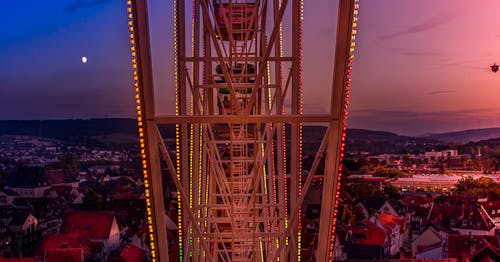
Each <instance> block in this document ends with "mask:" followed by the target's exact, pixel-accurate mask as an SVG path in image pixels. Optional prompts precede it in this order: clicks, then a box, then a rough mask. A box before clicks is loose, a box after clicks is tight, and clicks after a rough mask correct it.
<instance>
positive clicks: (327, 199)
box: [317, 0, 355, 262]
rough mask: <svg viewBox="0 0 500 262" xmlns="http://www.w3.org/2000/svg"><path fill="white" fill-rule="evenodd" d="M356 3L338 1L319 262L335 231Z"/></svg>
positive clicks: (322, 261) (324, 261)
mask: <svg viewBox="0 0 500 262" xmlns="http://www.w3.org/2000/svg"><path fill="white" fill-rule="evenodd" d="M354 3H355V0H340V1H339V13H338V22H337V43H336V47H335V63H334V72H333V73H334V75H333V86H332V100H331V105H330V115H331V120H330V123H329V128H330V129H329V130H330V132H328V146H327V150H326V160H325V174H324V178H323V194H322V196H323V200H322V202H321V221H320V227H319V236H318V259H317V261H318V262H327V261H331V257H332V253H331V252H332V251H331V250H332V248H333V245H334V237H333V236H334V233H335V232H333V231H334V229H335V223H336V216H337V211H336V207H337V204H336V203H337V201H338V196H339V187H338V186H339V184H338V182H339V177H340V169H341V168H340V165H341V163H340V161H341V160H342V155H343V153H342V151H343V140H344V138H345V134H344V132H345V127H346V122H345V117H344V116H345V114H346V103H345V102H346V87H347V86H348V85H349V80H350V79H349V77H348V73H349V70H350V69H349V66H350V60H351V57H350V56H351V48H352V47H351V41H352V33H353V32H352V25H353V16H354Z"/></svg>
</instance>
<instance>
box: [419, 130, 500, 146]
mask: <svg viewBox="0 0 500 262" xmlns="http://www.w3.org/2000/svg"><path fill="white" fill-rule="evenodd" d="M425 138H428V139H433V140H438V141H442V142H446V143H456V144H463V143H468V142H476V141H481V140H487V139H493V138H500V128H498V127H497V128H483V129H471V130H464V131H457V132H448V133H442V134H432V135H428V136H425Z"/></svg>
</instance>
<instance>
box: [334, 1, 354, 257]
mask: <svg viewBox="0 0 500 262" xmlns="http://www.w3.org/2000/svg"><path fill="white" fill-rule="evenodd" d="M358 10H359V0H354V10H353V19H352V31H351V43H350V47H349V59H348V63H347V75H346V79H347V83H346V87H345V99H344V110H343V111H344V116H343V121H342V137H341V142H342V144H341V147H340V157H339V167H338V179H337V186H336V187H337V190H336V195H335V205H334V207H333V208H334V211H333V222H332V231H331V236H330V247H329V248H330V250H329V258H330V260H332V259H333V248H334V245H335V229H336V224H337V207H338V203H339V195H340V179H341V177H342V160H343V158H344V149H345V139H346V130H347V109H348V108H349V97H350V96H351V75H352V62H353V59H354V46H355V45H356V43H355V39H356V27H357V21H358V17H357V16H358Z"/></svg>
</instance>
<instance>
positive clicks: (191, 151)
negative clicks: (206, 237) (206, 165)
mask: <svg viewBox="0 0 500 262" xmlns="http://www.w3.org/2000/svg"><path fill="white" fill-rule="evenodd" d="M194 7H195V1H194V0H192V1H191V52H192V54H193V55H194V9H195V8H194ZM191 73H192V74H193V78H192V79H194V70H193V71H192V72H191ZM189 100H190V102H191V103H190V104H189V113H190V114H191V115H192V114H193V112H194V105H193V103H194V97H193V95H191V96H190V97H189ZM193 159H194V124H190V125H189V208H191V209H192V208H193V166H194V162H193ZM198 215H199V214H198ZM192 232H193V228H192V227H190V228H189V246H190V248H191V250H193V237H192V235H191V234H192ZM192 256H193V252H192V251H190V252H189V257H192Z"/></svg>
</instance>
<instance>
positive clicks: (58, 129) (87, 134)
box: [0, 118, 175, 145]
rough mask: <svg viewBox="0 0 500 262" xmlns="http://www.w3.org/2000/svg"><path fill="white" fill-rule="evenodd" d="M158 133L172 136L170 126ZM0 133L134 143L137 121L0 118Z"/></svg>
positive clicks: (89, 142)
mask: <svg viewBox="0 0 500 262" xmlns="http://www.w3.org/2000/svg"><path fill="white" fill-rule="evenodd" d="M160 130H161V131H162V133H164V134H165V135H166V136H167V137H174V134H175V133H174V132H175V131H174V130H175V129H174V127H170V126H162V127H161V128H160ZM0 135H25V136H37V137H46V138H53V139H59V140H63V141H66V142H69V143H84V144H89V145H119V144H130V143H137V138H138V136H137V120H135V119H126V118H107V119H88V120H82V119H76V120H26V121H24V120H8V121H0Z"/></svg>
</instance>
